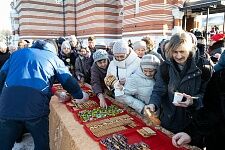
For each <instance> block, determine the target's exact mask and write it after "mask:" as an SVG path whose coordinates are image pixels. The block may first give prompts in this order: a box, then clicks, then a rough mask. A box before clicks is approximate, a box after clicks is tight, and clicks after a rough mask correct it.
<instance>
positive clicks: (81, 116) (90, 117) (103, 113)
mask: <svg viewBox="0 0 225 150" xmlns="http://www.w3.org/2000/svg"><path fill="white" fill-rule="evenodd" d="M123 112H124V109H122V108H120V107H119V106H117V105H114V104H111V105H109V106H108V107H107V108H103V107H95V108H92V109H84V110H79V111H76V112H75V113H74V117H75V118H76V120H78V121H79V122H80V123H82V124H83V123H85V122H90V121H94V120H98V119H103V118H107V117H113V116H116V115H119V114H121V113H123Z"/></svg>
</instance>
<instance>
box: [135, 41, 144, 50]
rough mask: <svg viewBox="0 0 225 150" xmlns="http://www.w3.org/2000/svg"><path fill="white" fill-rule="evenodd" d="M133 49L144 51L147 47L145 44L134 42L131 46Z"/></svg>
mask: <svg viewBox="0 0 225 150" xmlns="http://www.w3.org/2000/svg"><path fill="white" fill-rule="evenodd" d="M133 47H134V48H133V49H134V50H137V49H140V48H141V49H146V48H147V47H146V43H145V42H144V41H137V42H135V43H134V45H133Z"/></svg>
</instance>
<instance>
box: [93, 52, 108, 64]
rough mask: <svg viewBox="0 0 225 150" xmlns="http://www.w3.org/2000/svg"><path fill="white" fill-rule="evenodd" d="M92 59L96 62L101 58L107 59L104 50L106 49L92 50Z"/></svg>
mask: <svg viewBox="0 0 225 150" xmlns="http://www.w3.org/2000/svg"><path fill="white" fill-rule="evenodd" d="M93 59H94V62H97V61H99V60H103V59H108V53H107V52H106V50H103V49H98V50H97V51H96V52H94V54H93Z"/></svg>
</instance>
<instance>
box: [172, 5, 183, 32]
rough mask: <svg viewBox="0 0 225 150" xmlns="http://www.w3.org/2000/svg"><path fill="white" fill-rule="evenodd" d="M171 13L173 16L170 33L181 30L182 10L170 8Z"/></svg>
mask: <svg viewBox="0 0 225 150" xmlns="http://www.w3.org/2000/svg"><path fill="white" fill-rule="evenodd" d="M172 14H173V17H174V28H173V29H172V35H173V34H176V33H178V32H179V31H181V30H182V18H183V16H184V12H182V11H180V10H179V8H174V9H172Z"/></svg>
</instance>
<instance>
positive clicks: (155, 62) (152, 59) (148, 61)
mask: <svg viewBox="0 0 225 150" xmlns="http://www.w3.org/2000/svg"><path fill="white" fill-rule="evenodd" d="M159 64H160V60H159V58H158V57H156V56H155V55H152V54H147V55H144V56H143V57H142V59H141V63H140V65H141V68H142V69H144V68H150V69H157V68H158V66H159Z"/></svg>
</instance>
